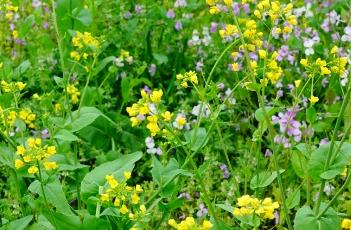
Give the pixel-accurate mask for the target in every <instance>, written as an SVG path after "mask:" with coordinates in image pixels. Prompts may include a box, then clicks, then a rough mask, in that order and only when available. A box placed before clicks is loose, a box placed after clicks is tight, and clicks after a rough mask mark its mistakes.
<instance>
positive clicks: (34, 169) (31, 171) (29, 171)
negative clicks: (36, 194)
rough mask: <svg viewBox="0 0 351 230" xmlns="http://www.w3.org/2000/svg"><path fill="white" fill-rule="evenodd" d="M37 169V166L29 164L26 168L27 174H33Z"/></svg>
mask: <svg viewBox="0 0 351 230" xmlns="http://www.w3.org/2000/svg"><path fill="white" fill-rule="evenodd" d="M38 171H39V169H38V167H37V166H30V167H29V169H28V173H29V174H35V173H37V172H38Z"/></svg>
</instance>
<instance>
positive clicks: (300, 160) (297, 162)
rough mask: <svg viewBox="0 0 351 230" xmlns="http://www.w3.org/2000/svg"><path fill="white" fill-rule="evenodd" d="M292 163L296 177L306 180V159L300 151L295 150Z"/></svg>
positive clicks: (291, 159)
mask: <svg viewBox="0 0 351 230" xmlns="http://www.w3.org/2000/svg"><path fill="white" fill-rule="evenodd" d="M290 162H291V165H292V167H293V169H294V171H295V173H296V175H297V176H298V177H300V178H305V174H306V172H307V160H306V157H305V156H304V155H303V154H302V153H300V152H299V151H296V150H294V151H292V154H291V157H290Z"/></svg>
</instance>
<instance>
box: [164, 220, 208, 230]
mask: <svg viewBox="0 0 351 230" xmlns="http://www.w3.org/2000/svg"><path fill="white" fill-rule="evenodd" d="M168 224H169V225H170V226H172V227H173V228H175V229H178V230H191V229H199V230H209V229H211V228H212V227H213V225H212V223H211V222H210V221H208V220H204V221H203V222H202V225H200V224H197V223H196V222H195V219H194V218H193V217H187V218H185V220H183V221H181V222H180V223H179V224H177V222H176V221H175V220H174V219H170V220H168Z"/></svg>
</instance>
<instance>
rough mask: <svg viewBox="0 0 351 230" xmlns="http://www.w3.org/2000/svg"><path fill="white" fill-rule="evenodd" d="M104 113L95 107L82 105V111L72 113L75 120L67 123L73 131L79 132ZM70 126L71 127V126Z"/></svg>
mask: <svg viewBox="0 0 351 230" xmlns="http://www.w3.org/2000/svg"><path fill="white" fill-rule="evenodd" d="M101 115H103V113H102V112H101V111H100V110H98V109H97V108H95V107H82V108H81V110H80V112H79V113H78V111H75V112H73V113H72V116H73V121H71V122H70V123H68V124H66V127H67V128H68V129H69V130H70V131H71V132H77V131H79V130H81V129H83V128H85V127H87V126H88V125H90V124H91V123H93V122H94V121H95V120H96V119H97V118H98V117H99V116H101ZM69 127H70V128H69Z"/></svg>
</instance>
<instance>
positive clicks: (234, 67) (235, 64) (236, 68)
mask: <svg viewBox="0 0 351 230" xmlns="http://www.w3.org/2000/svg"><path fill="white" fill-rule="evenodd" d="M232 69H233V71H235V72H238V71H239V64H238V63H236V62H234V63H233V64H232Z"/></svg>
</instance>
